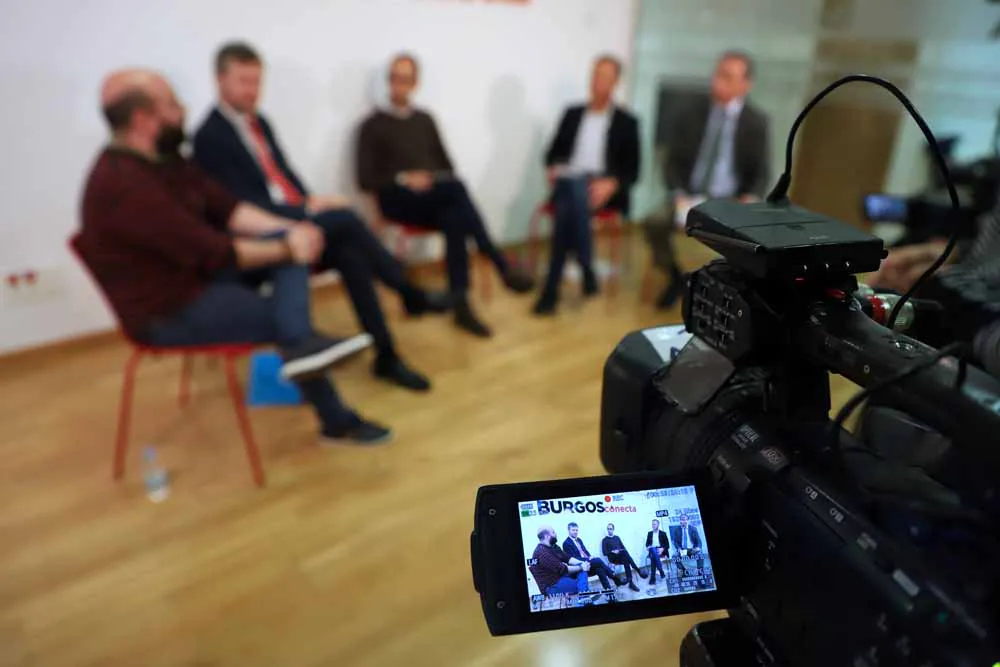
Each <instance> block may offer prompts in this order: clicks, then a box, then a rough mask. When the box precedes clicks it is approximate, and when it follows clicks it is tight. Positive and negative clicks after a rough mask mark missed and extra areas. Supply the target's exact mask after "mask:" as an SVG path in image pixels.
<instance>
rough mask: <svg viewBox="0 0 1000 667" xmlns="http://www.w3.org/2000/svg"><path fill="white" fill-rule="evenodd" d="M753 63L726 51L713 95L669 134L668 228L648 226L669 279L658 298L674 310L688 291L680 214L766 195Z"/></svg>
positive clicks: (764, 144) (763, 135)
mask: <svg viewBox="0 0 1000 667" xmlns="http://www.w3.org/2000/svg"><path fill="white" fill-rule="evenodd" d="M753 80H754V64H753V60H752V59H751V58H750V56H749V55H748V54H746V53H743V52H742V51H726V52H725V53H723V54H722V56H721V57H720V58H719V60H718V62H717V63H716V65H715V72H714V74H713V75H712V86H711V95H710V96H709V97H706V98H704V100H701V101H699V103H697V104H692V105H690V106H689V107H688V108H687V109H685V110H683V111H682V112H678V114H677V116H676V117H675V119H674V122H673V123H672V124H671V126H670V127H669V128H667V131H668V133H669V136H668V137H667V158H666V164H665V165H664V169H663V175H664V178H665V180H666V186H667V190H668V191H669V194H668V197H669V201H668V203H667V210H668V220H667V223H668V224H665V225H647V226H646V230H645V231H646V237H647V239H648V241H649V243H650V245H651V246H652V248H653V257H654V260H655V261H656V263H657V265H658V266H659V267H660V268H662V269H663V270H664V271H665V272H666V273H667V276H668V278H669V279H670V284H669V285H668V286H667V287H666V289H665V290H664V291H663V293H662V294H661V295H660V297H659V300H658V304H657V305H658V306H659V307H661V308H670V307H672V306H673V305H674V304H675V303H676V302H677V300H678V299H680V298H681V296H682V295H683V291H684V276H683V274H682V273H681V270H680V267H679V266H678V264H677V257H676V255H675V253H674V250H673V242H672V237H673V233H674V227H675V222H676V219H677V217H678V215H686V213H684V212H685V211H687V210H688V209H689V208H691V205H692V204H694V203H695V202H697V201H698V200H700V199H703V198H705V197H739V198H740V199H742V200H744V201H751V200H753V199H759V198H761V197H763V196H764V194H765V192H766V190H767V187H768V178H770V174H769V171H770V167H769V160H768V155H769V154H770V150H771V146H770V142H769V140H768V121H767V116H766V115H765V114H764V112H763V111H761V110H760V109H758V108H757V107H756V106H754V105H752V104H751V103H750V102H749V101H748V100H747V95H749V93H750V90H751V89H752V88H753Z"/></svg>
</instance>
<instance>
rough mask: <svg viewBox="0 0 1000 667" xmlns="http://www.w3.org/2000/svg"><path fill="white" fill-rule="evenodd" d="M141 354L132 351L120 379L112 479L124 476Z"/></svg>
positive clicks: (138, 351)
mask: <svg viewBox="0 0 1000 667" xmlns="http://www.w3.org/2000/svg"><path fill="white" fill-rule="evenodd" d="M142 356H143V353H142V351H141V350H139V349H137V348H136V349H133V350H132V356H130V357H129V359H128V361H126V362H125V376H124V378H122V397H121V402H120V403H119V405H118V433H117V434H116V436H115V459H114V463H113V465H112V471H111V474H112V477H113V478H114V479H121V478H122V476H123V475H124V474H125V452H126V450H127V449H128V432H129V424H130V422H131V420H132V394H133V393H134V390H135V373H136V370H137V369H138V367H139V362H140V361H142Z"/></svg>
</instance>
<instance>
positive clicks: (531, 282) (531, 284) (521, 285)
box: [503, 268, 535, 294]
mask: <svg viewBox="0 0 1000 667" xmlns="http://www.w3.org/2000/svg"><path fill="white" fill-rule="evenodd" d="M503 284H504V285H506V286H507V289H509V290H510V291H512V292H517V293H518V294H524V293H526V292H530V291H531V290H533V289H534V288H535V279H534V278H532V277H531V276H529V275H528V274H527V273H525V272H524V271H522V270H521V269H515V268H509V269H507V270H506V271H505V272H504V274H503Z"/></svg>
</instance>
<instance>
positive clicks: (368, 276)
mask: <svg viewBox="0 0 1000 667" xmlns="http://www.w3.org/2000/svg"><path fill="white" fill-rule="evenodd" d="M215 72H216V83H217V84H218V90H219V103H218V105H217V106H216V108H214V109H213V110H212V111H211V113H209V115H208V117H207V118H206V119H205V122H204V123H203V124H202V126H201V127H200V128H199V129H198V131H197V132H196V133H195V136H194V161H195V162H196V163H198V164H199V165H200V166H201V167H202V168H203V169H204V170H205V171H206V172H207V173H208V175H209V176H211V177H213V178H214V179H216V180H217V181H218V182H219V183H221V184H222V185H223V186H225V187H226V188H228V189H229V191H230V192H231V193H233V195H235V196H236V197H238V198H240V199H242V200H243V201H247V202H250V203H253V204H256V205H257V206H260V207H262V208H265V209H267V210H269V211H271V212H272V213H275V214H277V215H280V216H282V217H286V218H292V219H295V220H303V219H306V218H311V219H312V221H313V222H315V223H316V225H318V226H319V227H320V228H321V229H322V230H323V233H324V234H325V236H326V248H325V250H324V251H323V254H322V255H321V256H320V260H319V262H318V264H319V266H320V267H322V268H324V269H334V270H336V271H339V272H340V275H341V277H342V278H343V280H344V285H345V287H346V288H347V293H348V294H349V295H350V297H351V302H352V303H353V304H354V310H355V312H356V313H357V316H358V319H359V321H360V323H361V326H362V327H363V328H364V329H365V331H367V332H368V333H370V334H371V335H372V337H373V338H374V341H375V349H376V352H377V356H376V358H375V363H374V366H373V372H374V374H375V376H376V377H378V378H381V379H383V380H387V381H389V382H392V383H395V384H398V385H400V386H403V387H406V388H408V389H413V390H416V391H426V390H428V389H430V382H429V381H428V380H427V378H425V377H424V376H422V375H421V374H419V373H417V372H416V371H414V370H412V369H410V368H408V367H407V366H406V365H405V364H404V363H403V362H402V361H401V360H400V358H399V356H398V355H397V353H396V349H395V345H394V344H393V340H392V336H391V334H390V333H389V328H388V327H387V326H386V322H385V316H384V315H383V313H382V308H381V306H380V305H379V301H378V296H377V294H376V293H375V287H374V285H373V281H374V279H375V278H376V277H377V278H378V279H379V280H381V281H382V282H383V283H384V284H385V285H387V286H388V287H390V288H392V289H393V290H395V291H397V292H399V294H400V295H402V297H403V304H404V306H405V307H406V310H407V312H408V313H410V314H411V315H420V314H422V313H424V312H426V311H436V312H443V311H445V310H447V305H448V304H447V295H444V294H428V293H426V292H424V291H423V290H421V289H418V288H417V287H415V286H414V285H412V284H410V283H409V282H407V280H406V278H405V275H404V273H403V267H402V265H400V263H399V262H398V261H397V260H396V259H395V258H394V257H393V256H392V255H391V254H390V253H389V251H387V250H386V249H385V248H384V247H383V246H382V244H381V243H379V241H378V239H376V238H375V237H374V236H373V235H372V233H371V231H370V230H369V229H368V227H367V226H366V225H365V224H364V222H362V221H361V220H360V219H359V218H358V216H357V215H355V214H354V212H353V211H351V210H350V209H349V208H347V202H346V200H345V199H342V198H339V197H319V196H315V195H310V194H309V193H308V191H307V190H306V188H305V186H304V185H303V184H302V181H301V180H300V179H299V177H298V176H297V175H296V174H295V172H294V171H293V170H292V168H291V166H289V164H288V162H287V161H286V160H285V155H284V153H283V152H282V150H281V147H280V145H279V144H278V140H277V137H276V136H275V134H274V132H273V130H272V129H271V126H270V124H269V123H268V122H267V120H265V119H264V117H263V116H262V115H261V114H260V113H259V112H258V111H257V101H258V99H259V98H260V81H261V74H262V64H261V59H260V56H258V55H257V53H256V52H255V51H254V50H253V49H252V48H250V47H249V46H247V45H246V44H240V43H232V44H226V45H225V46H223V47H222V48H221V49H220V50H219V52H218V54H217V56H216V60H215ZM246 278H247V280H248V281H249V282H250V283H251V284H252V283H254V282H255V281H257V279H258V278H259V276H258V275H257V274H248V275H247V276H246Z"/></svg>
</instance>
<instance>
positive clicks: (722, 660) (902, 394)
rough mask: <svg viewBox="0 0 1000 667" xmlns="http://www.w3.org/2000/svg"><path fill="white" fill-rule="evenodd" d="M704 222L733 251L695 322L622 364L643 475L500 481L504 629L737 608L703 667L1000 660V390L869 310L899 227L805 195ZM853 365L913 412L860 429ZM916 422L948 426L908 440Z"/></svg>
mask: <svg viewBox="0 0 1000 667" xmlns="http://www.w3.org/2000/svg"><path fill="white" fill-rule="evenodd" d="M687 232H688V234H689V235H690V236H693V237H695V238H697V239H699V240H700V241H701V242H703V243H705V244H706V245H708V246H709V247H711V248H713V249H714V250H716V251H717V252H719V253H720V254H721V255H722V256H723V257H724V259H723V260H718V261H716V262H713V263H711V264H709V265H707V266H706V267H704V268H702V269H701V270H699V271H696V272H694V273H693V274H691V276H690V277H689V280H688V285H687V293H686V298H685V301H684V326H683V327H681V326H674V327H660V328H654V329H647V330H643V331H637V332H633V333H630V334H628V335H627V336H625V337H624V338H623V339H622V340H621V342H620V343H619V344H618V345H617V347H616V348H615V350H614V351H613V353H612V354H611V356H610V357H609V359H608V361H607V363H606V365H605V369H604V385H603V396H602V405H601V432H600V454H601V460H602V462H603V464H604V466H605V468H606V469H607V470H608V471H609V472H611V473H620V474H613V475H611V476H607V477H595V478H588V479H577V480H561V481H553V482H535V483H529V484H511V485H499V486H488V487H483V488H481V489H480V491H479V495H478V497H477V503H476V515H475V528H474V531H473V533H472V539H471V548H472V563H473V577H474V580H475V585H476V589H477V590H478V591H479V593H480V596H481V599H482V604H483V611H484V615H485V617H486V620H487V623H488V625H489V627H490V630H491V632H493V633H494V634H510V633H516V632H528V631H534V630H544V629H554V628H562V627H570V626H575V625H587V624H593V623H603V622H612V621H621V620H630V619H634V618H644V617H649V616H661V615H672V614H678V613H686V612H692V611H706V610H711V609H728V610H729V617H728V618H727V619H724V620H720V621H713V622H709V623H702V624H699V625H697V626H695V627H694V628H693V629H692V630H691V631H690V632H689V633H688V635H687V636H686V637H685V639H684V641H683V643H682V646H681V659H680V662H681V664H682V665H692V666H701V665H704V666H706V667H707V666H708V665H722V666H727V665H752V664H764V665H809V666H810V667H823V666H826V665H856V666H858V667H876V666H879V665H917V666H921V667H922V666H925V665H926V666H932V665H933V666H937V665H969V666H972V665H981V666H983V667H988V666H990V665H995V664H997V661H998V660H1000V646H998V632H1000V565H998V563H1000V543H998V539H997V536H998V534H1000V496H998V494H997V486H998V483H1000V446H997V439H998V436H997V434H998V433H1000V383H998V382H997V381H996V380H994V379H993V378H991V377H990V376H988V375H986V374H984V373H982V372H981V371H979V370H978V369H975V368H966V367H965V364H964V363H961V362H960V361H959V360H958V359H956V358H955V357H952V356H949V355H948V354H947V352H948V350H943V351H939V350H935V349H934V348H931V347H928V346H926V345H924V344H922V343H919V342H917V341H916V340H913V339H911V338H909V337H907V336H905V335H903V334H901V333H898V332H896V331H893V330H892V329H889V328H886V327H883V326H880V325H879V324H876V323H875V322H874V321H872V319H870V318H869V317H868V316H867V315H866V314H865V308H864V304H863V299H862V297H861V295H860V293H859V290H858V283H857V280H856V278H855V277H854V275H855V274H857V273H864V272H869V271H873V270H875V269H876V268H878V265H879V262H880V260H881V259H882V257H883V256H884V249H883V246H882V242H881V240H880V239H877V238H876V237H873V236H870V235H868V234H866V233H864V232H862V231H860V230H857V229H855V228H853V227H850V226H847V225H845V224H842V223H840V222H838V221H836V220H833V219H830V218H827V217H825V216H822V215H818V214H816V213H813V212H810V211H807V210H805V209H802V208H799V207H796V206H793V205H791V204H789V203H787V201H778V202H761V203H756V204H741V203H738V202H735V201H730V200H709V201H707V202H704V203H703V204H701V205H699V206H697V207H695V208H694V209H692V211H691V212H690V213H689V216H688V220H687ZM831 372H833V373H838V374H840V375H843V376H844V377H846V378H847V379H849V380H851V381H853V382H855V383H857V384H859V385H862V386H863V387H866V388H867V389H866V390H865V391H867V392H869V393H875V392H876V391H877V392H879V393H880V394H882V395H886V396H891V397H892V399H893V403H894V405H896V406H899V408H900V410H899V412H898V417H899V418H898V420H897V421H895V422H894V421H892V420H889V421H888V422H887V423H883V424H882V425H881V427H880V428H878V429H875V430H874V431H873V432H874V434H875V437H873V438H871V439H870V440H869V441H859V440H856V439H855V438H854V437H852V436H851V435H849V434H848V433H847V432H845V431H844V430H843V429H842V428H841V425H842V421H843V420H844V418H845V417H846V416H847V414H848V412H847V411H842V412H841V414H839V415H838V418H837V419H836V420H834V421H831V420H830V419H829V410H830V384H829V374H830V373H831ZM855 404H856V403H855ZM849 407H853V405H852V406H849ZM914 422H919V423H920V424H921V425H922V426H924V427H926V430H928V431H932V432H934V433H936V434H938V435H939V436H940V437H937V438H925V439H919V440H914V441H912V442H901V441H899V438H900V434H906V433H911V432H910V431H906V429H905V428H904V427H905V426H906V425H907V424H912V423H914ZM613 507H617V508H626V509H617V510H615V511H609V510H611V508H613ZM681 515H685V516H684V521H681ZM653 519H658V524H653V523H652V520H653ZM563 521H569V522H570V523H567V524H566V530H567V531H569V532H570V534H567V533H563V532H562V531H563V526H562V522H563ZM695 521H696V522H697V524H698V525H697V527H700V531H699V530H696V531H695V537H696V538H697V540H698V542H699V548H698V549H697V550H692V549H691V548H690V547H691V545H692V544H693V537H692V533H691V529H690V526H691V525H692V524H693V523H694V522H695ZM682 523H683V524H686V527H685V528H683V529H680V530H678V526H680V525H681V524H682ZM570 524H572V525H574V526H576V532H577V538H576V539H577V540H580V541H581V542H582V545H583V547H584V550H583V551H581V549H580V546H581V545H580V544H578V543H577V541H576V540H571V539H570V536H571V533H572V530H571V526H570ZM605 524H607V525H605ZM664 525H665V526H666V529H665V530H664V529H663V528H662V527H663V526H664ZM660 532H662V533H663V536H662V537H659V533H660ZM557 535H558V538H557ZM564 535H566V537H567V539H566V541H565V542H563V544H562V547H561V548H560V547H559V545H558V540H559V539H561V538H562V537H563V536H564ZM616 536H617V537H618V538H619V539H618V540H616V539H615V537H616ZM604 537H607V538H608V539H607V540H605V539H604ZM597 539H600V546H599V547H598V545H597V543H596V540H597ZM664 541H665V542H666V548H663V546H662V544H661V543H662V542H664ZM554 542H555V543H554ZM574 547H575V550H574ZM586 547H589V549H587V548H586ZM684 547H688V548H687V549H685V548H684ZM568 552H572V553H574V554H577V556H576V557H573V556H571V555H570V554H569V553H568ZM609 552H610V553H609ZM682 552H683V553H682ZM594 556H597V558H596V561H600V562H603V563H605V565H601V563H600V562H595V558H594ZM601 556H603V558H601ZM613 556H614V557H613ZM625 556H628V557H629V558H628V559H626V558H625ZM699 557H700V561H701V562H698V560H699ZM627 560H631V563H629V564H628V565H627V566H625V565H623V562H627ZM585 564H586V566H585ZM605 566H606V567H607V569H608V571H609V572H610V573H611V575H612V576H605V577H604V578H601V581H600V583H591V581H592V579H594V576H595V575H594V571H595V570H598V571H600V572H604V567H605ZM622 569H624V573H623V572H622V571H621V570H622ZM636 571H637V573H635V574H632V573H633V572H636ZM604 573H605V574H606V575H607V573H606V572H604ZM657 574H660V575H661V577H662V578H661V579H660V581H663V582H664V583H662V584H656V585H650V582H649V580H650V579H655V578H656V575H657ZM623 575H624V576H623ZM612 579H613V581H612ZM626 579H627V581H626ZM643 579H645V581H643ZM605 580H607V581H605ZM629 582H630V583H632V584H638V585H635V588H636V589H638V591H633V590H632V586H628V587H626V586H627V583H629Z"/></svg>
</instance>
